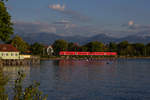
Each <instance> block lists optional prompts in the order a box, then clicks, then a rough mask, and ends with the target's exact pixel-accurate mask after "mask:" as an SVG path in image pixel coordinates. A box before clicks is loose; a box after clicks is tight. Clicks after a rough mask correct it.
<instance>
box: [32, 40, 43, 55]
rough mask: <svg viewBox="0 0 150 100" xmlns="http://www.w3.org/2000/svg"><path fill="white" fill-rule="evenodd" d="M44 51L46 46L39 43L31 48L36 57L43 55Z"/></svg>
mask: <svg viewBox="0 0 150 100" xmlns="http://www.w3.org/2000/svg"><path fill="white" fill-rule="evenodd" d="M43 49H44V45H42V44H40V43H37V42H36V43H34V44H32V45H31V46H30V50H31V52H32V54H34V55H42V54H43Z"/></svg>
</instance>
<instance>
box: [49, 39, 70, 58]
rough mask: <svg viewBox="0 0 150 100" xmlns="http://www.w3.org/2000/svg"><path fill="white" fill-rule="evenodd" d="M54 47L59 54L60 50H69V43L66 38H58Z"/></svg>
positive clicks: (56, 53)
mask: <svg viewBox="0 0 150 100" xmlns="http://www.w3.org/2000/svg"><path fill="white" fill-rule="evenodd" d="M52 47H53V49H54V53H55V55H59V52H60V51H67V50H68V43H67V41H65V40H56V41H55V42H54V43H53V46H52Z"/></svg>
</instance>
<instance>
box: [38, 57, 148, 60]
mask: <svg viewBox="0 0 150 100" xmlns="http://www.w3.org/2000/svg"><path fill="white" fill-rule="evenodd" d="M120 58H121V59H150V57H124V56H121V57H99V58H95V57H93V58H82V57H81V58H64V57H55V58H54V57H49V58H46V57H43V58H40V60H86V59H92V60H103V59H120Z"/></svg>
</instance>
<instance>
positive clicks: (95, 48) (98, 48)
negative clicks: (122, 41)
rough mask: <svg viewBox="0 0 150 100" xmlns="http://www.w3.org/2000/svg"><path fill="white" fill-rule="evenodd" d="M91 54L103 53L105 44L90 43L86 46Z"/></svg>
mask: <svg viewBox="0 0 150 100" xmlns="http://www.w3.org/2000/svg"><path fill="white" fill-rule="evenodd" d="M85 47H87V48H88V51H90V52H102V51H104V44H103V43H101V42H98V41H93V42H89V43H88V44H86V45H85Z"/></svg>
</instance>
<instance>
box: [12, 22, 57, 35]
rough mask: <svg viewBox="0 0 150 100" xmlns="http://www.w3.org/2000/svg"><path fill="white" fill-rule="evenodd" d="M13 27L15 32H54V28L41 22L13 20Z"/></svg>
mask: <svg viewBox="0 0 150 100" xmlns="http://www.w3.org/2000/svg"><path fill="white" fill-rule="evenodd" d="M13 23H14V29H15V31H16V32H23V33H24V32H26V33H39V32H48V33H56V28H55V27H54V26H52V25H50V24H47V23H42V22H24V21H15V22H13Z"/></svg>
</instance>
